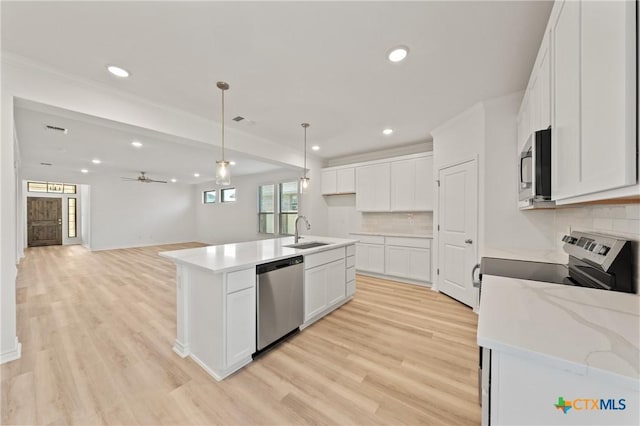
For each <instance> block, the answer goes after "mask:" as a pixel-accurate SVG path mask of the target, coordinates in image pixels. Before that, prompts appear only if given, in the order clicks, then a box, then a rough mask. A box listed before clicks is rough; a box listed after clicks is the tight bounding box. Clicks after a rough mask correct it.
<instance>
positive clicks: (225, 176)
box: [216, 160, 231, 185]
mask: <svg viewBox="0 0 640 426" xmlns="http://www.w3.org/2000/svg"><path fill="white" fill-rule="evenodd" d="M229 184H231V173H230V172H229V162H228V161H224V160H221V161H216V185H229Z"/></svg>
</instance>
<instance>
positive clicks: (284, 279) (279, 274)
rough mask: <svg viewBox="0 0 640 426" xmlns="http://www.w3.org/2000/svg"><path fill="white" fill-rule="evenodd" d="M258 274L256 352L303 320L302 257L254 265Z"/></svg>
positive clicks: (295, 327) (294, 328) (300, 323)
mask: <svg viewBox="0 0 640 426" xmlns="http://www.w3.org/2000/svg"><path fill="white" fill-rule="evenodd" d="M256 274H257V276H258V303H257V312H256V314H257V330H258V333H257V336H256V347H257V350H258V351H261V350H262V349H264V348H266V347H267V346H269V345H270V344H272V343H274V342H276V341H277V340H278V339H280V338H282V337H283V336H286V335H287V334H289V333H291V332H292V331H297V330H298V327H300V325H302V322H303V320H304V312H303V308H304V298H303V280H304V263H303V257H302V256H297V257H291V258H289V259H283V260H277V261H275V262H270V263H264V264H262V265H258V266H256Z"/></svg>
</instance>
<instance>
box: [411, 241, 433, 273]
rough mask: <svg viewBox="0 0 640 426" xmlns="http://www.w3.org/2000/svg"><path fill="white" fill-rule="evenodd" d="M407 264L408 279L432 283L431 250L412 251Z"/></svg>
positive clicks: (415, 249)
mask: <svg viewBox="0 0 640 426" xmlns="http://www.w3.org/2000/svg"><path fill="white" fill-rule="evenodd" d="M407 263H408V270H407V278H411V279H414V280H419V281H431V250H429V249H418V248H412V249H410V250H409V253H408V262H407Z"/></svg>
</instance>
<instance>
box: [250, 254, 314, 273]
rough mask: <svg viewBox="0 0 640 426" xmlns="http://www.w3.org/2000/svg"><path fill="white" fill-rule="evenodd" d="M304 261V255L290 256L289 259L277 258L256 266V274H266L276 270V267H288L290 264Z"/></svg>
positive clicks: (293, 264) (298, 263)
mask: <svg viewBox="0 0 640 426" xmlns="http://www.w3.org/2000/svg"><path fill="white" fill-rule="evenodd" d="M303 262H304V258H303V257H302V256H296V257H290V258H288V259H281V260H276V261H275V262H269V263H263V264H262V265H257V266H256V274H258V275H260V274H266V273H267V272H271V271H275V270H276V269H282V268H286V267H288V266H295V265H300V264H302V263H303Z"/></svg>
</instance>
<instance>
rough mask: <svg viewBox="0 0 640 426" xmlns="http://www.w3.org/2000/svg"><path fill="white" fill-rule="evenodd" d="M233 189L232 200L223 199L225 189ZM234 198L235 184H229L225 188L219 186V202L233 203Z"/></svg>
mask: <svg viewBox="0 0 640 426" xmlns="http://www.w3.org/2000/svg"><path fill="white" fill-rule="evenodd" d="M230 190H233V200H227V201H225V199H224V194H225V192H227V191H230ZM236 201H237V200H236V187H235V186H229V187H227V188H220V204H229V203H235V202H236Z"/></svg>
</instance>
